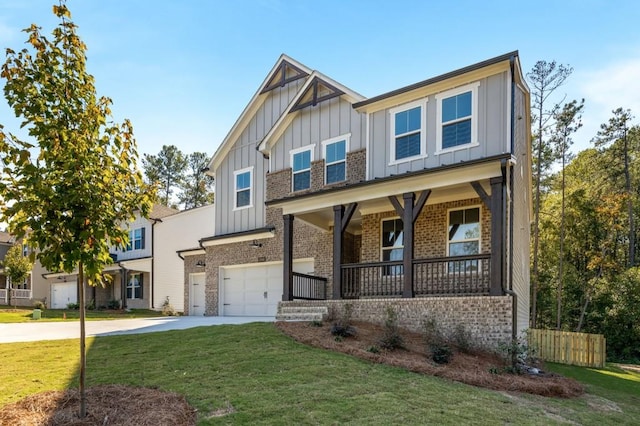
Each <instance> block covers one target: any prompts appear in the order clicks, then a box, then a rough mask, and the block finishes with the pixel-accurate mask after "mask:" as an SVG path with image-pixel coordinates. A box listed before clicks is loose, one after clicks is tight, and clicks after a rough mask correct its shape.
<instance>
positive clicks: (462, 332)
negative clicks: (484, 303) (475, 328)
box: [453, 324, 474, 354]
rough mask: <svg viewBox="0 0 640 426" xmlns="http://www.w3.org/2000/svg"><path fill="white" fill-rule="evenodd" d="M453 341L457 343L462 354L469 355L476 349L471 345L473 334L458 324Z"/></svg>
mask: <svg viewBox="0 0 640 426" xmlns="http://www.w3.org/2000/svg"><path fill="white" fill-rule="evenodd" d="M453 340H454V341H455V343H456V346H457V347H458V349H460V352H463V353H465V354H468V353H471V352H472V351H473V349H474V346H473V344H472V343H471V333H469V331H467V329H466V328H465V327H464V325H462V324H458V325H457V326H456V329H455V331H454V332H453Z"/></svg>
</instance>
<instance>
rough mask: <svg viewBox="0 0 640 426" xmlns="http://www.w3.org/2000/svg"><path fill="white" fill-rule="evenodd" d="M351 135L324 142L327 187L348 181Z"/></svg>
mask: <svg viewBox="0 0 640 426" xmlns="http://www.w3.org/2000/svg"><path fill="white" fill-rule="evenodd" d="M349 136H350V135H345V136H341V137H339V138H334V139H330V140H328V141H324V142H322V145H323V146H324V160H325V170H324V181H325V184H326V185H329V184H332V183H336V182H342V181H344V180H346V179H347V150H348V147H347V145H348V141H349Z"/></svg>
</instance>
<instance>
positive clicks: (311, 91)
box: [289, 77, 344, 113]
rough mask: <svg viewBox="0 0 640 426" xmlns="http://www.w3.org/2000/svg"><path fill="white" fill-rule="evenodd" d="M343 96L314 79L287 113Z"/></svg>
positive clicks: (341, 93) (330, 85) (340, 91)
mask: <svg viewBox="0 0 640 426" xmlns="http://www.w3.org/2000/svg"><path fill="white" fill-rule="evenodd" d="M341 95H344V92H343V91H342V90H340V89H338V88H337V87H335V86H334V85H332V84H329V83H327V82H326V81H324V80H322V79H320V78H318V77H314V78H313V81H311V83H310V84H309V87H307V90H305V92H304V93H303V94H302V96H301V97H300V99H298V101H297V102H296V103H295V105H293V107H291V109H290V110H289V112H290V113H291V112H295V111H298V110H300V109H303V108H306V107H308V106H316V105H317V104H319V103H320V102H323V101H326V100H328V99H331V98H335V97H338V96H341Z"/></svg>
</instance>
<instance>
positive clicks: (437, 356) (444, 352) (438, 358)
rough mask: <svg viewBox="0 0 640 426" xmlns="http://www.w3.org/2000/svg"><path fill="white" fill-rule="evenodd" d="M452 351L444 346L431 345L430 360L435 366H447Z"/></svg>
mask: <svg viewBox="0 0 640 426" xmlns="http://www.w3.org/2000/svg"><path fill="white" fill-rule="evenodd" d="M452 355H453V351H452V350H451V348H450V347H449V346H447V345H446V344H442V345H431V359H432V360H433V362H435V363H436V364H449V361H451V356H452Z"/></svg>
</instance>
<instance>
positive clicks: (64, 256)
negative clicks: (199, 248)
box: [0, 2, 151, 417]
mask: <svg viewBox="0 0 640 426" xmlns="http://www.w3.org/2000/svg"><path fill="white" fill-rule="evenodd" d="M53 13H54V15H55V16H56V17H57V18H58V19H59V24H58V26H57V27H55V28H54V29H53V31H52V37H51V38H48V37H45V36H44V35H43V34H42V33H41V28H40V27H38V26H36V25H35V24H33V25H31V26H30V27H29V28H27V29H26V30H24V31H25V32H26V34H27V36H28V39H27V47H26V48H24V49H22V50H20V51H18V52H16V51H14V50H12V49H7V51H6V61H5V63H4V64H3V66H2V73H1V76H2V78H3V79H5V80H6V83H5V86H4V95H5V98H6V99H7V101H8V103H9V105H10V106H11V107H12V108H13V111H14V112H15V114H16V117H18V118H21V119H22V127H25V128H26V129H28V134H29V136H30V137H31V139H30V140H34V141H35V142H34V143H31V142H27V141H25V140H21V139H20V138H18V137H17V136H16V135H15V134H12V133H9V132H6V131H5V130H4V128H2V129H0V160H1V162H2V172H3V173H2V175H1V176H0V196H2V200H1V201H2V203H0V204H1V205H2V206H3V207H2V220H4V221H6V222H7V223H8V226H9V230H10V232H11V233H12V234H13V235H15V236H16V237H17V238H26V242H27V243H28V244H29V247H31V249H32V256H34V257H36V258H37V259H38V260H39V261H40V263H41V264H42V266H44V267H45V268H46V269H48V270H50V271H56V272H65V273H69V274H72V273H74V274H77V275H78V282H79V286H78V290H79V291H78V293H79V294H78V299H79V305H80V395H81V398H80V401H81V402H80V416H81V417H85V415H86V393H85V370H86V353H85V302H84V299H85V296H84V293H85V282H86V283H87V284H88V285H96V284H98V283H101V282H102V280H103V273H102V272H103V270H104V267H105V266H106V265H108V264H109V263H111V261H112V260H111V257H110V255H109V248H110V247H111V245H116V246H119V247H121V248H124V247H126V244H127V242H128V233H127V232H126V227H123V226H122V225H123V224H124V223H126V222H128V221H131V220H133V219H134V218H135V212H136V211H139V212H140V213H141V215H142V216H145V217H146V216H148V214H149V211H150V209H151V198H150V196H149V195H148V193H149V191H148V188H146V187H145V184H144V183H143V181H142V174H141V172H140V171H139V169H138V168H137V165H136V162H137V158H138V154H137V151H136V142H135V139H134V137H133V129H132V126H131V123H130V122H129V121H128V120H125V121H124V123H122V124H117V123H114V122H113V120H112V118H111V111H110V106H111V103H112V102H111V100H110V99H109V98H106V97H98V95H97V93H96V88H95V83H94V78H93V76H92V75H90V74H88V73H87V70H86V54H85V51H86V45H85V44H84V42H83V41H82V40H81V39H80V37H79V36H78V34H77V32H76V31H77V27H76V25H75V24H74V23H73V22H72V20H71V13H70V12H69V9H68V8H67V6H66V4H65V3H64V2H61V3H60V4H59V5H58V6H53Z"/></svg>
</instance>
